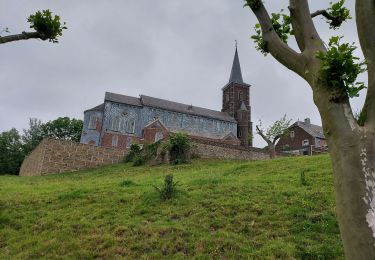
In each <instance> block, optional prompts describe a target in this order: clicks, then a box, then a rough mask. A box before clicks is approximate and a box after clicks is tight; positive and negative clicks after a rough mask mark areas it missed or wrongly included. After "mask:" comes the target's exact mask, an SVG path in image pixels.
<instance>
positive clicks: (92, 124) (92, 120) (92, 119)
mask: <svg viewBox="0 0 375 260" xmlns="http://www.w3.org/2000/svg"><path fill="white" fill-rule="evenodd" d="M88 128H89V129H96V116H94V115H91V116H90V120H89V127H88Z"/></svg>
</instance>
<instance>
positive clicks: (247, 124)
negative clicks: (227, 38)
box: [221, 41, 252, 147]
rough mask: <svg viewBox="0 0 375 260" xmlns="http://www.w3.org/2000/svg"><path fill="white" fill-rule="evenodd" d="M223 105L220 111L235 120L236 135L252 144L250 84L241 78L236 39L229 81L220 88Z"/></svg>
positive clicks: (244, 143) (243, 142) (246, 144)
mask: <svg viewBox="0 0 375 260" xmlns="http://www.w3.org/2000/svg"><path fill="white" fill-rule="evenodd" d="M222 90H223V107H222V109H221V111H223V112H227V113H228V114H229V115H231V116H232V117H234V118H235V119H236V121H237V137H238V139H240V140H241V144H242V145H243V146H245V147H248V146H252V140H251V138H250V139H249V136H252V122H251V106H250V85H249V84H246V83H245V82H244V81H243V78H242V72H241V65H240V59H239V58H238V50H237V41H236V51H235V53H234V59H233V65H232V71H231V73H230V78H229V82H228V83H227V84H226V85H225V86H224V87H223V88H222Z"/></svg>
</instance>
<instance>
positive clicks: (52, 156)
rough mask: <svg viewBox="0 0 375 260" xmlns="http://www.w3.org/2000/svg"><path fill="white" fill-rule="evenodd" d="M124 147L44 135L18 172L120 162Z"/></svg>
mask: <svg viewBox="0 0 375 260" xmlns="http://www.w3.org/2000/svg"><path fill="white" fill-rule="evenodd" d="M125 153H126V150H120V149H113V148H104V147H97V146H93V145H88V144H80V143H76V142H72V141H63V140H54V139H44V140H43V141H42V142H41V143H40V144H39V145H38V146H37V148H35V150H34V151H33V152H32V153H31V154H30V155H29V156H27V157H26V158H25V160H24V161H23V163H22V166H21V170H20V173H19V175H20V176H34V175H46V174H51V173H61V172H68V171H77V170H80V169H87V168H95V167H98V166H101V165H107V164H112V163H118V162H121V161H122V159H123V158H124V155H125Z"/></svg>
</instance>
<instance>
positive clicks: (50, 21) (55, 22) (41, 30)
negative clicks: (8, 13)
mask: <svg viewBox="0 0 375 260" xmlns="http://www.w3.org/2000/svg"><path fill="white" fill-rule="evenodd" d="M27 21H28V22H29V23H30V28H32V29H34V30H35V31H33V32H22V33H20V34H14V35H6V36H0V44H3V43H7V42H13V41H19V40H28V39H41V40H43V41H45V40H48V41H50V42H53V43H57V42H58V37H59V36H62V31H63V30H65V29H67V27H66V26H65V24H66V23H65V22H64V23H61V21H60V17H59V16H58V15H55V16H53V15H52V13H51V11H50V10H43V11H37V12H36V13H35V14H32V15H30V16H29V18H28V19H27ZM2 32H6V33H9V29H8V28H5V29H4V30H2ZM0 33H1V32H0Z"/></svg>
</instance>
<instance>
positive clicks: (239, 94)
mask: <svg viewBox="0 0 375 260" xmlns="http://www.w3.org/2000/svg"><path fill="white" fill-rule="evenodd" d="M238 100H239V101H242V91H240V92H238Z"/></svg>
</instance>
